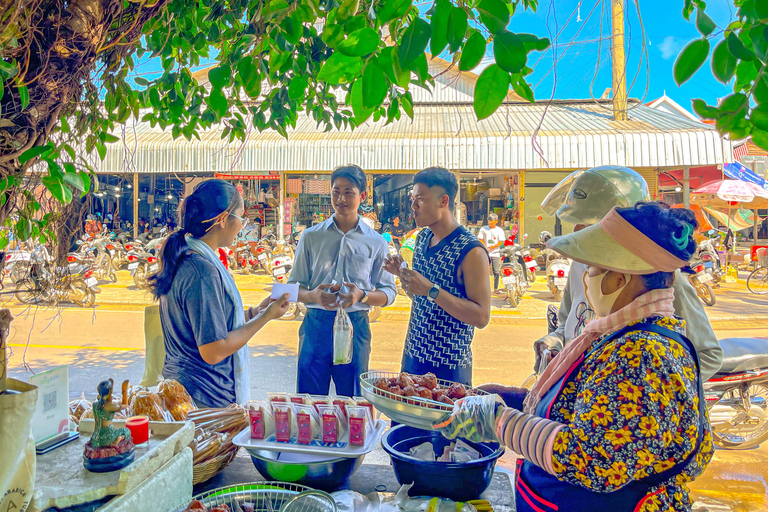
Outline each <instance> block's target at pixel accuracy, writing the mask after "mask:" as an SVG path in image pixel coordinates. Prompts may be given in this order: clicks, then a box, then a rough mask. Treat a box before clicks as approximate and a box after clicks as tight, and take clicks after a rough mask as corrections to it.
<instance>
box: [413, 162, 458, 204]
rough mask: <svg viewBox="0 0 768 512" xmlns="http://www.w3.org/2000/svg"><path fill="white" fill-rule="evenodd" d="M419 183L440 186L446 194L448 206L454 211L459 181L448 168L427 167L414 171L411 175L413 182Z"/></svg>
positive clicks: (430, 186)
mask: <svg viewBox="0 0 768 512" xmlns="http://www.w3.org/2000/svg"><path fill="white" fill-rule="evenodd" d="M417 183H421V184H423V185H426V186H428V187H429V188H432V187H440V188H442V189H443V190H445V193H446V194H447V195H448V208H450V209H451V211H454V209H455V207H456V194H457V193H458V191H459V182H458V181H456V176H455V175H454V174H453V173H452V172H451V171H449V170H448V169H443V168H442V167H428V168H427V169H424V170H423V171H419V172H417V173H416V176H414V177H413V184H414V185H415V184H417Z"/></svg>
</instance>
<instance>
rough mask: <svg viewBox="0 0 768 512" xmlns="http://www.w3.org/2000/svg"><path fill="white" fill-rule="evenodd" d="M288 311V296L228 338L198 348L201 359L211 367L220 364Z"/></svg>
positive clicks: (270, 306) (277, 301)
mask: <svg viewBox="0 0 768 512" xmlns="http://www.w3.org/2000/svg"><path fill="white" fill-rule="evenodd" d="M287 310H288V294H285V295H283V296H282V297H281V298H280V299H279V300H276V301H275V302H273V303H272V304H270V305H269V306H268V307H267V308H266V309H265V310H264V311H262V312H261V313H259V314H258V316H256V317H255V318H252V319H251V320H250V321H248V322H246V323H245V325H243V326H242V327H238V328H237V329H234V330H232V331H229V334H228V335H227V337H226V338H224V339H222V340H217V341H214V342H213V343H207V344H205V345H201V346H200V347H198V350H199V351H200V357H202V358H203V361H205V362H206V363H208V364H210V365H214V364H218V363H220V362H222V361H223V360H224V359H226V358H227V357H229V356H231V355H232V354H234V353H235V352H237V351H238V350H240V349H241V348H243V347H244V346H245V344H246V343H248V341H249V340H250V339H251V338H253V336H254V335H255V334H256V333H257V332H259V331H260V330H261V328H262V327H264V326H265V325H267V323H269V321H270V320H273V319H275V318H280V317H281V316H283V315H284V314H285V312H286V311H287Z"/></svg>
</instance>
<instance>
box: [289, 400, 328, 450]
mask: <svg viewBox="0 0 768 512" xmlns="http://www.w3.org/2000/svg"><path fill="white" fill-rule="evenodd" d="M293 412H294V414H295V415H296V424H297V429H298V431H297V433H298V441H299V444H311V443H312V439H314V438H315V437H320V435H321V433H322V427H321V425H320V416H319V415H318V414H317V411H316V410H315V408H314V407H313V406H312V405H299V404H293Z"/></svg>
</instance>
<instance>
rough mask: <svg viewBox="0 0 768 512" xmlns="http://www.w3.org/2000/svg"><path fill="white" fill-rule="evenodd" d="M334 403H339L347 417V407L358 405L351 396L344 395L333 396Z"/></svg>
mask: <svg viewBox="0 0 768 512" xmlns="http://www.w3.org/2000/svg"><path fill="white" fill-rule="evenodd" d="M333 405H338V406H339V407H340V408H341V412H343V413H344V417H345V418H346V417H347V407H348V406H352V407H354V406H356V405H357V402H355V401H354V400H352V399H351V398H346V397H343V396H335V397H333Z"/></svg>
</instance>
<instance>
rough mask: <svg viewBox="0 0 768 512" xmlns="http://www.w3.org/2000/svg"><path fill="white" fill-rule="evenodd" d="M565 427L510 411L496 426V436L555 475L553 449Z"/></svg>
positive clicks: (555, 422)
mask: <svg viewBox="0 0 768 512" xmlns="http://www.w3.org/2000/svg"><path fill="white" fill-rule="evenodd" d="M564 427H565V425H563V424H562V423H558V422H557V421H552V420H548V419H546V418H540V417H538V416H533V415H532V414H525V413H523V412H520V411H518V410H517V409H506V410H505V411H504V413H503V414H502V415H501V418H499V421H498V422H497V423H496V434H497V435H498V437H499V439H501V440H502V442H503V443H504V444H505V445H506V446H508V447H509V448H511V449H512V450H514V451H515V452H516V453H518V454H520V455H522V456H523V457H524V458H525V459H527V460H529V461H531V462H533V463H534V464H536V465H537V466H539V467H540V468H542V469H543V470H544V471H546V472H547V473H549V474H550V475H554V474H555V470H554V469H553V467H552V447H553V445H554V440H555V436H556V435H557V433H558V432H560V430H562V429H563V428H564Z"/></svg>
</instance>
